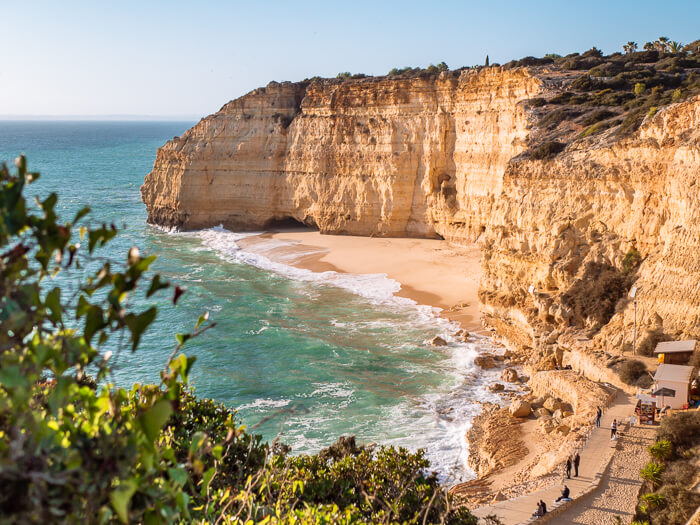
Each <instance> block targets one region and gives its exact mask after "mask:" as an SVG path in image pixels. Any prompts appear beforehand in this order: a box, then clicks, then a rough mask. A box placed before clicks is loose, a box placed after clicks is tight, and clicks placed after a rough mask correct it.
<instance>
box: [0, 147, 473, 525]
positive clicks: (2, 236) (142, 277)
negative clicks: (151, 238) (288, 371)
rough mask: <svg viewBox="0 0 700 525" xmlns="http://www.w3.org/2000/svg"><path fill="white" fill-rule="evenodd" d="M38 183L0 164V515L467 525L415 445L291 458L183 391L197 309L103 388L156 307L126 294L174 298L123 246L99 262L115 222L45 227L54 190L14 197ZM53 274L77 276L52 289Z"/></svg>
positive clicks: (197, 329)
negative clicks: (147, 376) (139, 368)
mask: <svg viewBox="0 0 700 525" xmlns="http://www.w3.org/2000/svg"><path fill="white" fill-rule="evenodd" d="M38 176H39V174H38V173H31V172H28V171H27V169H26V161H25V159H24V158H20V159H18V161H17V171H16V173H14V174H12V173H10V170H8V169H7V167H5V166H3V167H2V168H1V169H0V486H2V487H3V490H2V492H0V515H1V516H2V521H3V523H37V522H44V523H112V522H122V523H127V522H138V523H146V524H154V523H177V522H196V523H210V522H217V523H218V522H223V523H252V522H255V523H300V522H302V523H442V522H446V523H467V524H469V523H472V524H475V523H476V519H475V518H474V517H473V516H472V515H471V514H470V513H469V512H468V511H467V510H466V509H465V508H454V507H453V506H452V504H451V499H450V497H449V496H448V495H447V493H446V492H445V491H444V489H443V488H442V487H441V486H440V484H439V482H438V479H437V477H436V476H435V475H434V474H431V473H429V471H428V468H429V465H428V462H427V461H426V460H425V458H424V456H423V454H422V452H418V453H409V452H408V451H406V450H404V449H396V448H394V447H378V448H367V447H361V446H357V445H356V444H355V442H354V440H353V439H342V440H340V441H339V443H337V444H336V445H334V446H333V447H330V448H328V449H326V450H324V451H322V452H321V453H319V454H316V455H312V456H296V457H292V456H290V455H289V454H288V452H289V449H288V447H285V446H283V445H281V444H280V443H278V442H273V443H271V444H268V443H263V442H262V440H261V438H260V437H259V436H256V435H254V434H251V433H249V432H248V431H247V430H246V428H245V426H242V425H241V423H240V422H239V421H238V420H237V418H236V414H235V411H233V410H231V409H230V408H228V407H226V406H224V405H222V404H219V403H216V402H214V401H211V400H206V399H198V398H197V397H195V396H194V395H193V394H192V392H191V391H189V390H188V388H187V381H188V378H189V374H190V371H191V369H192V366H193V365H194V362H195V358H194V357H189V356H187V355H186V354H184V353H183V348H184V346H185V345H186V343H187V341H188V340H190V339H192V338H193V337H197V336H198V335H199V334H201V333H202V332H204V331H205V330H210V329H212V328H214V323H213V322H212V321H211V320H209V318H208V316H207V315H206V314H205V315H203V316H201V317H200V318H199V319H198V320H197V322H196V323H195V326H194V329H193V330H192V332H190V333H186V334H177V335H176V342H175V343H174V348H173V352H172V354H171V356H170V358H169V360H168V362H167V363H165V364H164V365H165V366H164V368H163V370H162V371H161V373H160V378H161V380H160V383H159V384H157V385H139V384H136V385H133V387H131V388H130V389H128V390H127V389H124V388H117V387H116V386H114V385H113V384H110V380H111V377H112V374H111V372H112V370H113V369H114V367H115V366H116V365H117V363H118V361H119V356H120V355H121V354H122V353H123V352H128V351H131V352H134V351H137V350H138V349H139V343H140V341H141V338H142V336H143V334H144V332H145V331H146V330H147V329H148V327H149V325H150V324H151V323H152V322H153V320H154V319H155V318H156V314H157V308H156V307H155V306H152V307H149V308H146V309H144V310H143V311H136V310H134V309H132V308H131V307H130V306H129V301H128V299H129V296H133V295H135V294H144V295H145V296H146V297H152V298H153V299H152V300H155V298H156V297H160V296H162V295H163V294H164V293H165V291H166V290H167V289H173V291H172V292H171V295H170V299H169V300H172V301H173V303H177V302H178V300H179V298H180V296H181V295H182V293H183V291H182V290H181V289H180V288H179V287H177V286H175V287H172V286H171V285H170V283H167V282H165V281H163V280H162V279H161V277H160V276H159V275H152V274H150V273H149V267H150V265H151V264H152V262H153V260H154V257H141V256H140V254H139V252H138V250H136V249H135V248H132V249H131V250H130V251H129V254H128V256H127V257H126V259H125V264H123V265H122V264H120V263H117V262H115V261H111V260H108V259H105V258H104V257H102V256H100V254H99V250H100V248H101V247H102V246H104V245H105V244H106V243H108V242H109V241H110V240H111V239H112V238H113V237H114V236H115V235H116V234H117V230H116V228H115V227H113V226H106V225H102V226H101V227H98V228H91V227H88V226H85V225H81V224H82V223H83V222H84V220H85V217H86V216H87V215H88V213H89V210H88V209H87V208H85V209H83V210H81V211H80V212H79V213H78V214H77V215H76V216H75V217H74V219H73V221H72V222H65V223H61V222H59V220H58V217H57V216H56V213H55V206H56V203H57V196H56V195H55V194H51V195H49V196H48V197H47V198H46V199H44V200H41V201H39V200H37V202H36V204H31V203H27V201H26V199H25V196H24V191H25V188H26V186H27V185H28V184H30V183H31V182H32V181H34V180H36V179H37V178H38ZM59 272H60V273H63V274H66V273H67V274H68V275H71V276H73V277H75V282H79V284H78V285H77V286H76V287H75V288H74V289H68V288H67V287H66V286H64V287H59V286H57V285H56V283H55V282H53V277H54V276H55V275H56V274H58V273H59ZM108 346H109V347H110V348H112V350H107V347H108ZM93 378H94V379H93Z"/></svg>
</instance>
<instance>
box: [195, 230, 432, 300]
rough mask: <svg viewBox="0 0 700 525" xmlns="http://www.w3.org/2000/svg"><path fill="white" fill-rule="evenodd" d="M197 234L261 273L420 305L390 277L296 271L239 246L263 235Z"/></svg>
mask: <svg viewBox="0 0 700 525" xmlns="http://www.w3.org/2000/svg"><path fill="white" fill-rule="evenodd" d="M196 235H197V237H199V238H200V239H201V241H202V243H203V245H204V246H207V247H208V248H210V249H212V250H214V251H215V252H216V253H218V254H219V255H220V256H222V257H224V258H225V259H227V260H230V261H237V262H242V263H245V264H249V265H251V266H255V267H256V268H260V269H261V270H267V271H271V272H274V273H277V274H279V275H283V276H285V277H288V278H290V279H294V280H297V281H305V282H313V283H319V284H327V285H331V286H335V287H338V288H342V289H344V290H347V291H349V292H351V293H353V294H356V295H359V296H360V297H364V298H365V299H369V300H370V301H373V302H375V303H394V304H396V303H398V304H401V305H404V306H412V307H414V308H415V307H417V305H416V303H415V302H414V301H412V300H411V299H407V298H404V297H397V296H396V295H395V294H396V293H397V292H398V291H399V290H400V289H401V284H400V283H399V282H398V281H395V280H393V279H389V278H388V277H387V276H386V274H346V273H339V272H334V271H327V272H321V273H317V272H312V271H311V270H306V269H304V268H296V267H294V266H290V265H288V264H284V263H283V262H280V261H273V260H271V259H269V258H268V257H266V256H265V255H261V254H258V253H252V252H250V251H246V250H243V249H242V248H241V247H240V246H239V245H238V241H240V240H242V239H245V238H246V237H251V236H255V235H260V232H252V233H235V232H231V231H228V230H226V229H224V228H223V227H221V226H219V227H217V228H210V229H207V230H201V231H199V232H196ZM271 241H275V243H274V245H275V246H278V245H279V246H281V245H284V244H285V241H279V240H276V239H271V240H268V239H266V240H265V242H266V243H268V244H271ZM286 244H291V243H286ZM421 309H428V310H434V309H433V308H431V307H421Z"/></svg>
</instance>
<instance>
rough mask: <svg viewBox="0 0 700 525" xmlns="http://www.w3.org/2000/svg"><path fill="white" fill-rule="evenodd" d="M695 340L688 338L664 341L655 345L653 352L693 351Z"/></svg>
mask: <svg viewBox="0 0 700 525" xmlns="http://www.w3.org/2000/svg"><path fill="white" fill-rule="evenodd" d="M696 343H697V341H696V340H695V339H688V340H686V341H664V342H663V343H659V344H657V345H656V349H655V350H654V353H655V354H675V353H678V352H693V351H694V350H695V345H696Z"/></svg>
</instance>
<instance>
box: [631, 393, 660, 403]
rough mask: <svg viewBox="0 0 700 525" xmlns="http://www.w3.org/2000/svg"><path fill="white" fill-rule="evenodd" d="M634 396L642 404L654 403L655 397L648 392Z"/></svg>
mask: <svg viewBox="0 0 700 525" xmlns="http://www.w3.org/2000/svg"><path fill="white" fill-rule="evenodd" d="M635 397H636V398H637V399H639V400H640V401H641V402H642V404H643V405H651V404H652V403H656V398H655V397H653V396H650V395H649V394H637V395H636V396H635Z"/></svg>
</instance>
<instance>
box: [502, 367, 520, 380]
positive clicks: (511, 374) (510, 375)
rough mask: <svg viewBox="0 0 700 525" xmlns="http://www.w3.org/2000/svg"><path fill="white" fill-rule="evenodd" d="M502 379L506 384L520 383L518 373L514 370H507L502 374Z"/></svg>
mask: <svg viewBox="0 0 700 525" xmlns="http://www.w3.org/2000/svg"><path fill="white" fill-rule="evenodd" d="M501 379H502V380H503V381H505V382H506V383H517V382H518V372H516V370H515V369H514V368H506V369H505V370H503V372H502V373H501Z"/></svg>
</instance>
